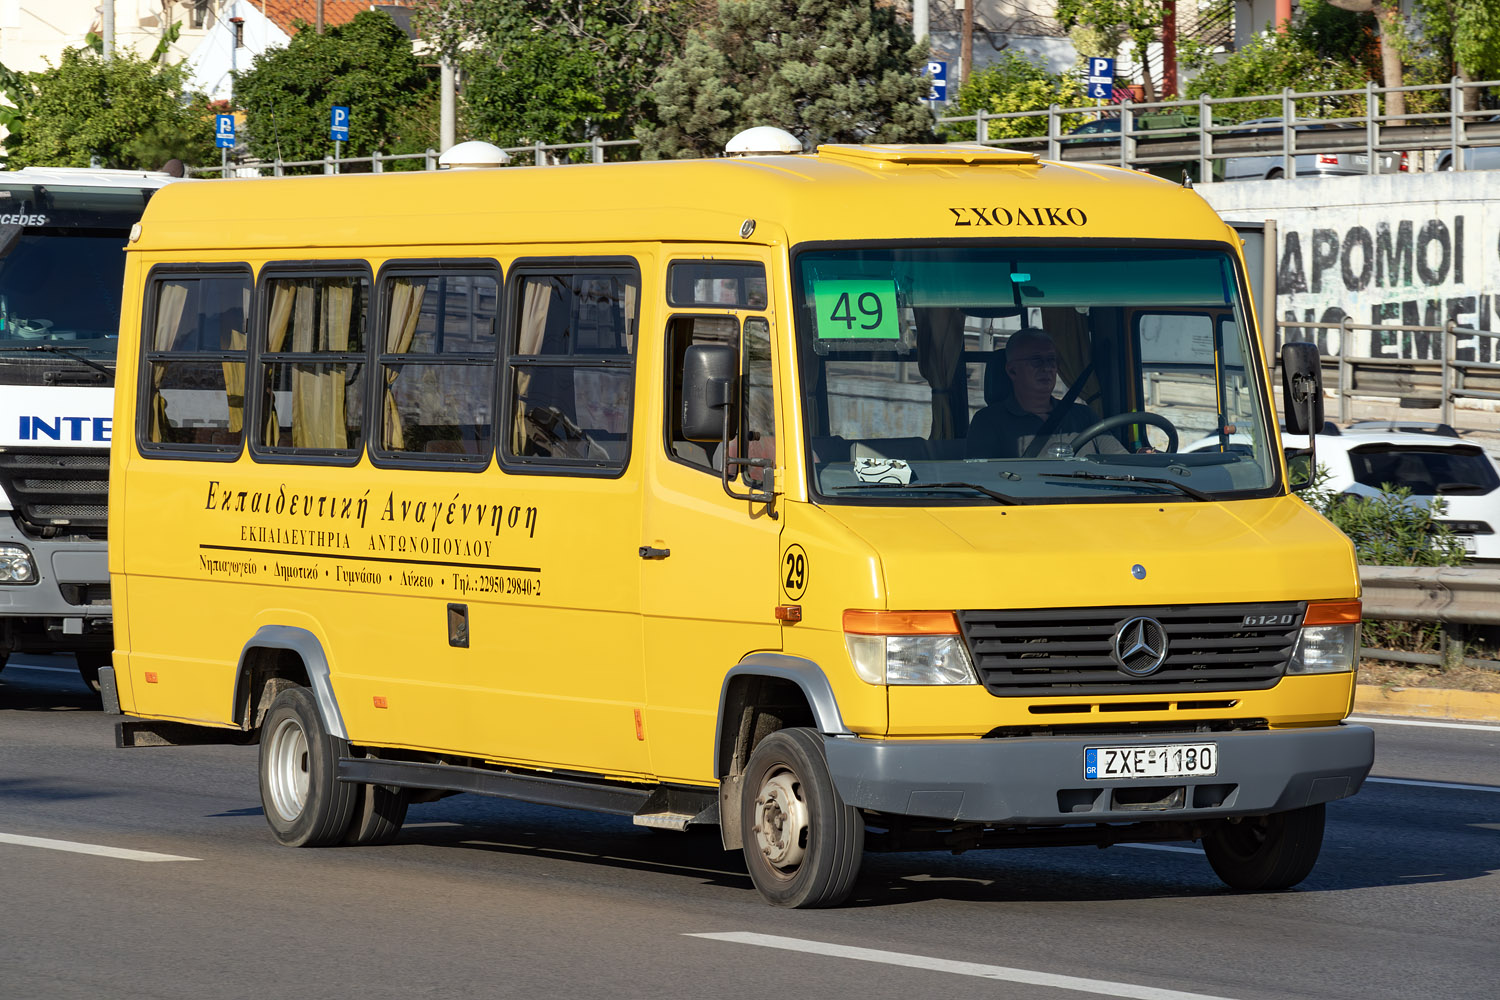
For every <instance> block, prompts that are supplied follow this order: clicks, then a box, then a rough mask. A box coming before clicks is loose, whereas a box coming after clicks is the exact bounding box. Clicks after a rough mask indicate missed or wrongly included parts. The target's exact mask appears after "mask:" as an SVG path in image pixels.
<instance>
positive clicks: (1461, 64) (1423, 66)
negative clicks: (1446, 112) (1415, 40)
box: [1407, 0, 1500, 111]
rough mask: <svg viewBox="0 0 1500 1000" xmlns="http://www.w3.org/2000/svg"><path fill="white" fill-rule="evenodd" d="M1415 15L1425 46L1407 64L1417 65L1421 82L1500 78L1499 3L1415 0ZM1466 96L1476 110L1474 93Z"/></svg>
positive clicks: (1472, 0) (1409, 55) (1497, 1)
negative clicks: (1454, 78) (1455, 77)
mask: <svg viewBox="0 0 1500 1000" xmlns="http://www.w3.org/2000/svg"><path fill="white" fill-rule="evenodd" d="M1412 13H1413V20H1414V21H1415V22H1416V29H1417V33H1418V34H1420V36H1421V39H1422V42H1423V43H1425V44H1424V46H1423V47H1422V50H1421V51H1420V52H1417V51H1413V52H1411V53H1410V54H1408V56H1407V61H1408V63H1412V62H1415V63H1416V64H1417V66H1416V68H1417V75H1418V76H1419V77H1420V80H1419V82H1423V83H1443V82H1446V81H1447V80H1448V79H1450V78H1451V77H1453V76H1457V77H1458V78H1459V79H1460V80H1463V81H1464V82H1471V81H1474V80H1493V79H1495V78H1496V77H1500V0H1416V3H1415V4H1413V8H1412ZM1411 48H1412V49H1413V50H1416V49H1417V46H1416V45H1412V46H1411ZM1465 96H1466V98H1470V99H1469V100H1466V101H1465V102H1463V103H1464V104H1465V105H1467V106H1468V107H1470V108H1472V107H1474V106H1475V103H1476V102H1474V101H1473V100H1472V96H1473V92H1472V91H1467V92H1466V93H1465ZM1454 110H1459V111H1462V110H1464V108H1463V107H1459V108H1456V109H1454Z"/></svg>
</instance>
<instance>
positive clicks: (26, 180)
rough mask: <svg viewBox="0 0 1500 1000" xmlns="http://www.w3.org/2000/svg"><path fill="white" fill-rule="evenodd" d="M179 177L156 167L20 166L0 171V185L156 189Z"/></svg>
mask: <svg viewBox="0 0 1500 1000" xmlns="http://www.w3.org/2000/svg"><path fill="white" fill-rule="evenodd" d="M180 179H181V178H178V177H173V176H172V175H171V174H168V173H163V172H162V171H159V170H105V169H95V168H92V167H22V168H21V169H20V170H5V171H0V184H65V185H70V186H74V187H118V188H159V187H163V186H164V185H167V184H170V183H172V182H174V181H177V180H180Z"/></svg>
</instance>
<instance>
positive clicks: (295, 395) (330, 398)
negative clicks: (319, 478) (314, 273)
mask: <svg viewBox="0 0 1500 1000" xmlns="http://www.w3.org/2000/svg"><path fill="white" fill-rule="evenodd" d="M307 293H308V302H309V304H310V303H311V300H312V295H313V290H312V289H311V288H308V289H307ZM322 298H323V301H322V303H321V308H320V309H319V310H318V311H317V313H314V311H313V310H312V309H303V308H302V304H303V299H302V296H301V295H299V296H298V302H297V305H298V308H297V318H296V322H295V324H294V326H293V330H292V344H293V348H292V349H293V350H297V351H318V350H325V351H335V352H339V353H342V352H345V351H347V350H348V349H349V319H350V317H351V316H352V315H353V313H354V289H353V287H351V285H350V284H349V283H348V281H347V280H325V282H324V283H323V297H322ZM315 315H316V318H317V320H318V322H317V324H316V326H314V322H313V320H314V316H315ZM304 337H305V338H306V339H305V340H304V339H303V338H304ZM303 343H306V344H307V345H308V346H306V347H303V346H301V345H302V344H303ZM347 381H348V376H347V373H346V371H345V368H344V366H343V365H342V364H326V365H325V364H319V365H316V366H313V365H307V366H304V365H300V364H299V365H297V366H295V367H294V368H293V370H292V446H293V447H294V448H347V447H349V430H348V423H347V421H346V420H345V419H344V387H345V384H346V383H347Z"/></svg>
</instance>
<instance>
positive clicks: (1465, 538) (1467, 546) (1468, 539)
mask: <svg viewBox="0 0 1500 1000" xmlns="http://www.w3.org/2000/svg"><path fill="white" fill-rule="evenodd" d="M1453 537H1454V538H1457V539H1458V544H1460V545H1462V546H1463V547H1464V551H1465V552H1466V553H1468V554H1469V555H1471V556H1472V555H1473V554H1474V553H1476V552H1478V551H1479V546H1478V544H1476V543H1475V541H1474V536H1473V535H1454V536H1453Z"/></svg>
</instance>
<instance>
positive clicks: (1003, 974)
mask: <svg viewBox="0 0 1500 1000" xmlns="http://www.w3.org/2000/svg"><path fill="white" fill-rule="evenodd" d="M685 936H686V937H696V938H707V939H708V940H710V941H727V942H729V943H731V944H748V945H756V946H758V947H761V948H780V949H783V950H785V951H800V952H804V953H806V954H809V955H825V956H827V957H829V958H847V959H851V960H853V961H856V962H876V963H879V964H881V965H900V966H905V967H906V968H909V969H926V970H928V971H930V972H949V973H953V974H954V975H958V976H975V977H977V978H980V979H999V980H1003V981H1005V982H1009V983H1026V984H1028V985H1031V986H1053V987H1056V988H1057V989H1060V990H1073V991H1074V992H1075V993H1098V994H1100V995H1102V996H1107V997H1129V998H1131V1000H1225V998H1223V997H1212V996H1209V995H1207V994H1204V993H1182V992H1180V991H1178V990H1163V989H1158V988H1156V987H1154V986H1136V985H1135V984H1133V983H1114V982H1110V981H1109V980H1106V979H1081V978H1079V977H1077V976H1060V975H1057V974H1055V973H1051V972H1032V971H1030V970H1028V969H1010V968H1007V967H1005V966H1003V965H981V964H979V963H978V962H954V961H949V960H948V959H944V958H929V957H928V956H926V955H908V954H904V953H902V952H899V951H877V950H876V949H874V948H854V947H850V946H849V945H842V944H827V943H825V942H822V941H804V940H802V939H801V938H790V937H780V936H778V935H775V934H755V933H752V932H750V931H728V932H725V933H720V934H687V935H685Z"/></svg>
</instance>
